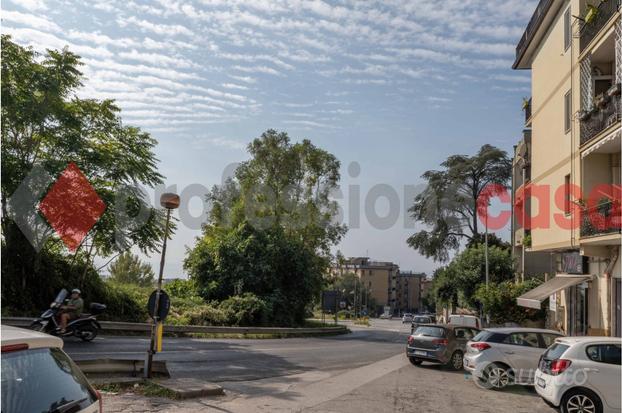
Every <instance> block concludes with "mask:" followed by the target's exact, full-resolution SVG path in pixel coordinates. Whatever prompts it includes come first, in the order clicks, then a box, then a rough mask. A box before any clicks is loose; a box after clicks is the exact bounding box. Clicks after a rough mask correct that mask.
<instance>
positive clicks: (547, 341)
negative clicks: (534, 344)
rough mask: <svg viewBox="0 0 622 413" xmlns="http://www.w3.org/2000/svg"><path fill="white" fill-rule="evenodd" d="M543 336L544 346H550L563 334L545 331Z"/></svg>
mask: <svg viewBox="0 0 622 413" xmlns="http://www.w3.org/2000/svg"><path fill="white" fill-rule="evenodd" d="M541 336H542V343H543V344H544V347H543V348H549V347H550V346H551V345H552V344H553V343H555V339H556V338H558V337H561V336H558V335H556V334H547V333H543V334H541Z"/></svg>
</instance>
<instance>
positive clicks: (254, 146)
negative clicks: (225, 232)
mask: <svg viewBox="0 0 622 413" xmlns="http://www.w3.org/2000/svg"><path fill="white" fill-rule="evenodd" d="M248 151H249V153H250V155H251V159H250V160H248V161H246V162H243V163H242V164H241V165H240V166H239V167H238V168H237V169H236V171H235V174H234V175H235V176H234V177H233V178H232V179H230V180H228V181H227V182H226V183H225V184H224V185H222V186H215V187H214V188H213V189H212V190H211V191H210V193H209V194H208V195H207V199H208V201H210V202H211V203H212V205H213V208H212V212H211V215H210V217H209V222H208V224H207V225H208V226H210V225H211V226H214V227H220V228H223V227H229V228H233V227H236V226H237V225H239V224H241V223H243V222H248V223H250V224H251V225H254V226H256V227H257V228H261V229H269V228H276V227H280V228H283V229H284V230H285V232H286V233H287V234H288V235H290V236H293V237H296V238H298V239H299V240H301V241H302V242H303V243H304V244H305V245H307V246H308V247H309V248H311V249H313V250H316V251H318V252H321V253H323V254H325V255H328V254H329V252H330V247H331V246H332V245H335V244H337V243H338V242H339V240H340V239H341V237H342V236H343V235H344V234H345V232H346V227H345V225H342V224H339V223H336V222H334V219H335V217H336V216H337V213H338V206H337V203H336V202H335V201H333V200H331V199H330V194H331V191H333V190H335V189H336V188H337V184H338V182H339V179H340V174H339V166H340V163H339V161H338V160H337V159H336V158H335V156H334V155H332V154H330V153H328V152H326V151H325V150H323V149H320V148H318V147H316V146H314V145H313V144H312V143H311V142H310V141H309V140H306V139H305V140H303V141H302V142H300V143H293V144H292V143H291V142H290V139H289V136H288V135H287V133H285V132H277V131H275V130H272V129H269V130H267V131H266V132H264V133H263V134H262V135H261V137H260V138H257V139H255V140H254V141H253V142H252V143H250V144H249V145H248Z"/></svg>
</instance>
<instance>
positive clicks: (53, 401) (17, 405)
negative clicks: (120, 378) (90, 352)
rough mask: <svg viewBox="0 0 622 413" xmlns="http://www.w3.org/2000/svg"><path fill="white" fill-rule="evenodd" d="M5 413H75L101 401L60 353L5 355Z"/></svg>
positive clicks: (63, 354) (56, 351) (49, 351)
mask: <svg viewBox="0 0 622 413" xmlns="http://www.w3.org/2000/svg"><path fill="white" fill-rule="evenodd" d="M1 374H2V412H6V413H31V412H37V413H38V412H51V413H52V412H54V413H74V412H78V411H80V410H83V409H85V408H86V407H88V406H90V405H92V404H93V403H95V402H96V401H97V397H96V395H95V394H94V393H93V391H92V390H91V387H90V386H89V384H88V381H87V380H86V378H85V377H84V375H83V374H82V372H81V371H80V370H79V369H78V367H76V365H75V364H74V363H73V362H72V361H71V359H70V358H69V357H68V356H67V355H66V354H65V353H64V352H63V351H62V350H60V349H56V348H53V349H50V348H41V349H34V350H25V351H16V352H13V353H4V354H2V373H1Z"/></svg>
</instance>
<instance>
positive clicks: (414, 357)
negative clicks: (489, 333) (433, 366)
mask: <svg viewBox="0 0 622 413" xmlns="http://www.w3.org/2000/svg"><path fill="white" fill-rule="evenodd" d="M478 332H479V330H478V329H476V328H473V327H470V326H456V325H448V324H444V325H443V324H429V325H421V326H418V327H417V328H416V329H415V331H414V332H413V333H412V334H411V335H410V336H409V337H408V344H407V346H406V355H407V356H408V359H409V360H410V362H411V363H412V364H414V365H415V366H418V365H420V364H421V363H422V362H424V361H428V362H432V363H441V364H445V365H447V366H449V367H451V368H453V369H455V370H460V369H461V368H462V357H463V355H464V351H465V346H466V343H467V341H469V340H470V339H471V338H473V337H474V336H475V335H476V334H477V333H478Z"/></svg>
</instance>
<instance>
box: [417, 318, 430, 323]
mask: <svg viewBox="0 0 622 413" xmlns="http://www.w3.org/2000/svg"><path fill="white" fill-rule="evenodd" d="M413 322H414V323H420V324H425V323H430V318H429V317H415V318H414V319H413Z"/></svg>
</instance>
